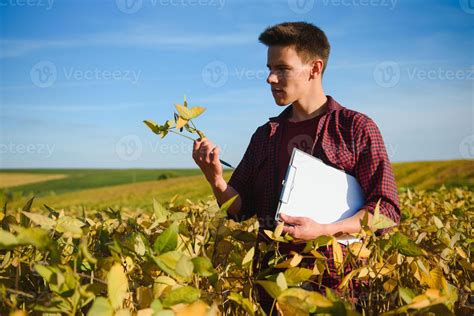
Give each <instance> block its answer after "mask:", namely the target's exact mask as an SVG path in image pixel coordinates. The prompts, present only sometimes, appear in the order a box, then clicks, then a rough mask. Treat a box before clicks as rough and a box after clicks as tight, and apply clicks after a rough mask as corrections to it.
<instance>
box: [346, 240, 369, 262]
mask: <svg viewBox="0 0 474 316" xmlns="http://www.w3.org/2000/svg"><path fill="white" fill-rule="evenodd" d="M349 250H350V251H351V253H352V254H353V255H354V256H356V257H359V258H368V257H369V255H370V250H369V249H367V247H365V245H364V244H363V243H361V242H354V243H352V244H350V245H349Z"/></svg>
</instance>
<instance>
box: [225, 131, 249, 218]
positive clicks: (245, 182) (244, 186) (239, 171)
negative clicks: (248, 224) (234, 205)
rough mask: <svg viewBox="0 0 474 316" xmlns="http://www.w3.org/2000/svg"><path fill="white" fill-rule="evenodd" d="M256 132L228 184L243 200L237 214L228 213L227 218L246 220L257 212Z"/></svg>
mask: <svg viewBox="0 0 474 316" xmlns="http://www.w3.org/2000/svg"><path fill="white" fill-rule="evenodd" d="M255 135H256V132H255V133H254V134H253V135H252V138H251V139H250V143H249V145H248V147H247V150H246V151H245V154H244V157H243V158H242V160H241V161H240V163H239V165H238V166H237V168H236V169H235V170H234V172H233V173H232V176H231V177H230V180H229V182H228V185H230V186H231V187H232V188H234V189H235V190H236V191H237V192H238V193H239V196H240V199H241V201H242V204H241V207H240V210H239V213H238V214H237V215H232V214H227V218H229V219H233V220H235V221H238V222H240V221H243V220H246V219H248V218H250V217H252V216H253V215H255V214H256V208H255V198H254V180H255V179H254V176H253V175H254V174H255V172H254V163H255V161H256V144H255V143H256V140H255V138H256V136H255Z"/></svg>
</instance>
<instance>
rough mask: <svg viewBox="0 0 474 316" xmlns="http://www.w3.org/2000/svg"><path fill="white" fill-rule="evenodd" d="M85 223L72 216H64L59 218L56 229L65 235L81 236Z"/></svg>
mask: <svg viewBox="0 0 474 316" xmlns="http://www.w3.org/2000/svg"><path fill="white" fill-rule="evenodd" d="M84 225H85V224H84V223H83V222H82V221H80V220H79V219H77V218H75V217H72V216H62V217H60V218H59V219H58V224H57V225H56V231H57V232H59V233H63V234H64V236H65V237H72V238H81V236H82V229H81V227H83V226H84Z"/></svg>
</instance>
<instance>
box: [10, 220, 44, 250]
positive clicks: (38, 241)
mask: <svg viewBox="0 0 474 316" xmlns="http://www.w3.org/2000/svg"><path fill="white" fill-rule="evenodd" d="M12 228H13V229H14V230H16V231H17V232H18V235H17V236H16V238H17V240H18V243H19V244H22V245H32V246H35V247H36V248H38V249H46V248H48V247H49V246H50V245H51V239H50V238H49V233H48V231H47V230H44V229H42V228H39V227H30V228H23V227H21V226H15V225H12Z"/></svg>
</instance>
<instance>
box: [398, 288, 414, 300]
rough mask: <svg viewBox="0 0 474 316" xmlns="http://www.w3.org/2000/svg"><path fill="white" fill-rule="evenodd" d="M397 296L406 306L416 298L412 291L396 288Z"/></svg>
mask: <svg viewBox="0 0 474 316" xmlns="http://www.w3.org/2000/svg"><path fill="white" fill-rule="evenodd" d="M398 295H400V297H401V298H402V300H403V301H404V302H405V303H407V304H410V303H411V301H412V300H413V298H414V297H415V296H416V294H415V292H413V290H412V289H409V288H406V287H398Z"/></svg>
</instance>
